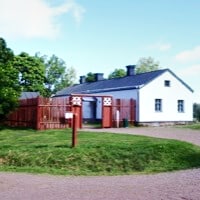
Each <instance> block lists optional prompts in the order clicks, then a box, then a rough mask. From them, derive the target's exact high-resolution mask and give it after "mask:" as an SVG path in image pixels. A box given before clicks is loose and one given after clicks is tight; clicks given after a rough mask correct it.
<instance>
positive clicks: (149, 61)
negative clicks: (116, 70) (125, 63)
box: [136, 57, 159, 74]
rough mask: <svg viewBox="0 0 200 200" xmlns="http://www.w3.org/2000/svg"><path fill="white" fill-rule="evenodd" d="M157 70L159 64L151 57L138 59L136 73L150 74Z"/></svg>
mask: <svg viewBox="0 0 200 200" xmlns="http://www.w3.org/2000/svg"><path fill="white" fill-rule="evenodd" d="M158 69H159V62H158V61H155V60H154V59H153V58H152V57H148V58H145V57H142V58H140V59H139V61H138V63H137V66H136V73H137V74H140V73H144V72H150V71H154V70H158Z"/></svg>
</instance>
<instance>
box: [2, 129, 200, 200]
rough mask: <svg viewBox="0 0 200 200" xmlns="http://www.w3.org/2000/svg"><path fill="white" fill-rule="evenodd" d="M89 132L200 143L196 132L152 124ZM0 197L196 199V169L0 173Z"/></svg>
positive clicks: (199, 199) (199, 182)
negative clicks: (105, 173) (145, 172)
mask: <svg viewBox="0 0 200 200" xmlns="http://www.w3.org/2000/svg"><path fill="white" fill-rule="evenodd" d="M87 131H89V130H87ZM91 131H95V132H96V131H99V132H116V133H128V134H137V135H138V134H139V135H148V136H152V137H160V138H172V139H178V140H183V141H188V142H192V143H194V144H196V145H200V131H192V130H189V129H174V128H170V127H168V128H160V127H155V128H120V129H97V130H94V129H93V130H91ZM1 199H2V200H24V199H26V200H200V169H193V170H183V171H177V172H170V173H159V174H151V175H130V176H110V177H109V176H100V177H69V176H66V177H65V176H50V175H32V174H23V173H5V172H1V173H0V200H1Z"/></svg>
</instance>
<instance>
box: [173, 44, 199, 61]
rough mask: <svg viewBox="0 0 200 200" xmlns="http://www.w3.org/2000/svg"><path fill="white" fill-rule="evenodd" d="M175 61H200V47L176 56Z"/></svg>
mask: <svg viewBox="0 0 200 200" xmlns="http://www.w3.org/2000/svg"><path fill="white" fill-rule="evenodd" d="M175 59H176V60H177V61H180V62H191V61H200V46H197V47H195V48H194V49H191V50H186V51H183V52H181V53H179V54H177V55H176V56H175Z"/></svg>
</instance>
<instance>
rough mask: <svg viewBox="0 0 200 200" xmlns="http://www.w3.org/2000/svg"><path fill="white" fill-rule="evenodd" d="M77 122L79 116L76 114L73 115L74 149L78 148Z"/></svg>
mask: <svg viewBox="0 0 200 200" xmlns="http://www.w3.org/2000/svg"><path fill="white" fill-rule="evenodd" d="M77 120H78V115H77V114H76V113H74V114H73V127H72V147H76V145H77V142H78V141H77V125H78V123H77Z"/></svg>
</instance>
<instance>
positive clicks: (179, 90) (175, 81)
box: [56, 65, 193, 124]
mask: <svg viewBox="0 0 200 200" xmlns="http://www.w3.org/2000/svg"><path fill="white" fill-rule="evenodd" d="M95 76H96V81H95V82H91V83H87V82H85V77H84V76H81V77H80V84H78V85H74V86H71V87H68V88H65V89H63V90H61V91H59V92H58V93H57V94H56V97H59V96H69V95H70V94H96V95H112V96H113V97H114V98H122V99H131V98H133V99H135V100H136V122H137V123H139V124H145V123H185V122H191V121H193V90H192V89H191V88H190V87H189V86H188V85H187V84H186V83H185V82H184V81H183V80H181V79H180V78H179V77H177V76H176V75H175V74H174V73H173V72H172V71H171V70H170V69H161V70H156V71H152V72H146V73H141V74H135V65H129V66H127V75H126V76H125V77H122V78H114V79H110V80H106V79H104V78H103V74H102V73H97V74H95ZM96 100H97V104H96V106H97V107H100V106H98V103H101V102H100V101H99V100H98V98H97V99H96ZM91 101H92V100H91ZM97 112H98V111H97ZM85 113H86V114H87V115H88V112H87V111H85Z"/></svg>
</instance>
